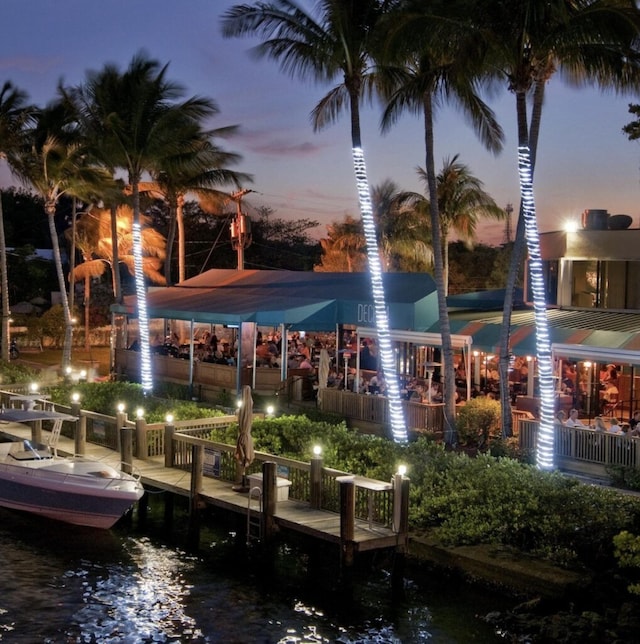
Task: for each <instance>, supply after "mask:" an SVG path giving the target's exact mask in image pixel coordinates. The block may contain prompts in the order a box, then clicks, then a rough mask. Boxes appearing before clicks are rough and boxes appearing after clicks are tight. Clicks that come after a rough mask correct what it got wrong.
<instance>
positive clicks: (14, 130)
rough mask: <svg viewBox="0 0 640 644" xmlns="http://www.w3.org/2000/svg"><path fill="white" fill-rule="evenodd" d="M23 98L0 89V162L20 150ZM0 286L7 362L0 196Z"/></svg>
mask: <svg viewBox="0 0 640 644" xmlns="http://www.w3.org/2000/svg"><path fill="white" fill-rule="evenodd" d="M26 100H27V95H26V94H25V93H24V92H21V91H20V90H19V89H16V88H15V87H14V86H13V85H12V84H11V83H9V82H7V83H5V84H4V85H3V86H2V89H1V90H0V159H6V160H7V161H8V162H9V167H12V166H13V161H14V154H15V153H17V152H19V151H20V149H21V148H22V145H23V142H22V137H23V134H24V129H25V127H26V126H27V124H28V122H29V120H30V118H31V114H32V111H33V108H30V107H27V105H26ZM0 287H1V288H2V338H1V342H0V346H1V352H0V358H1V359H2V360H8V359H9V341H10V338H9V321H10V316H11V311H10V310H9V306H10V303H9V282H8V276H7V245H6V241H5V236H4V214H3V211H2V195H1V194H0Z"/></svg>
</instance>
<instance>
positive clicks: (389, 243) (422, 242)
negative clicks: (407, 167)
mask: <svg viewBox="0 0 640 644" xmlns="http://www.w3.org/2000/svg"><path fill="white" fill-rule="evenodd" d="M404 194H405V193H404V192H403V191H401V190H400V189H399V187H398V185H397V184H396V183H395V182H393V181H391V180H389V179H387V180H386V181H383V182H382V183H381V184H378V185H377V186H373V188H372V189H371V203H372V206H373V216H374V219H375V221H376V226H377V234H378V247H379V248H380V256H381V260H382V262H383V264H384V268H385V270H387V271H396V270H401V267H403V266H411V267H412V269H411V270H413V271H419V270H421V269H422V270H425V269H426V268H428V267H430V266H431V265H432V263H433V252H432V249H431V229H430V227H429V226H425V225H424V224H425V219H424V217H423V213H422V212H421V211H420V209H419V208H415V207H414V205H413V204H411V205H409V204H407V203H406V202H405V201H404V200H403V196H404Z"/></svg>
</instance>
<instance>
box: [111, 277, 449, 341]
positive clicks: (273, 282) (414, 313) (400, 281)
mask: <svg viewBox="0 0 640 644" xmlns="http://www.w3.org/2000/svg"><path fill="white" fill-rule="evenodd" d="M383 282H384V286H385V294H386V298H387V303H388V310H389V324H390V326H391V328H396V329H413V330H422V331H424V330H426V329H427V328H428V327H429V326H431V325H432V324H433V323H434V321H435V320H436V319H437V301H436V293H435V283H434V281H433V278H432V277H431V275H428V274H426V273H385V274H384V275H383ZM135 302H136V300H135V296H130V297H127V298H125V309H124V312H126V313H128V314H129V315H135V314H136V311H135ZM147 306H148V313H149V317H150V318H166V319H175V320H194V321H195V322H205V323H211V324H239V323H241V322H256V323H257V324H259V325H262V326H277V325H279V324H286V325H287V326H289V327H290V328H293V329H309V330H314V331H323V330H333V329H335V327H336V324H349V325H354V326H357V325H362V324H365V325H374V324H375V314H374V308H373V298H372V295H371V284H370V280H369V274H368V273H313V272H295V271H259V270H244V271H238V270H231V269H213V270H210V271H207V272H206V273H203V274H202V275H198V276H196V277H193V278H191V279H188V280H185V281H184V282H181V283H180V284H178V285H177V286H170V287H165V288H155V289H150V291H149V293H148V296H147ZM114 309H115V310H118V309H117V308H115V307H114ZM120 310H121V309H120Z"/></svg>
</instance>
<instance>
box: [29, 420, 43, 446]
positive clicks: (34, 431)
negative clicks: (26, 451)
mask: <svg viewBox="0 0 640 644" xmlns="http://www.w3.org/2000/svg"><path fill="white" fill-rule="evenodd" d="M31 442H32V443H33V444H34V446H36V445H40V444H41V443H42V421H41V420H34V421H32V422H31Z"/></svg>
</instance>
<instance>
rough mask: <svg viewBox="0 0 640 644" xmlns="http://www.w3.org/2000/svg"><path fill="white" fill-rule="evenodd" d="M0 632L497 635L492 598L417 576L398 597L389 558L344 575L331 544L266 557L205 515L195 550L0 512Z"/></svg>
mask: <svg viewBox="0 0 640 644" xmlns="http://www.w3.org/2000/svg"><path fill="white" fill-rule="evenodd" d="M0 526H1V527H0V549H1V550H2V553H3V557H2V561H3V582H2V585H3V591H4V592H3V593H1V594H0V641H2V642H10V643H14V642H18V643H19V642H28V643H29V644H32V643H34V642H46V643H57V642H64V643H70V642H79V643H80V642H82V643H84V642H87V643H93V642H96V643H97V642H114V643H123V644H129V643H135V644H137V643H147V642H198V643H200V642H202V643H205V642H206V643H209V642H211V643H218V642H223V643H225V644H227V643H228V644H235V643H236V642H237V643H240V642H242V643H246V642H252V643H253V642H256V643H264V644H267V643H268V644H271V643H273V644H280V643H282V644H289V643H296V644H299V643H318V642H337V643H340V644H374V643H375V644H398V643H400V644H402V643H407V644H412V643H419V642H438V643H444V644H448V643H465V644H466V643H467V642H469V641H471V640H473V641H474V642H496V641H499V639H498V638H497V636H496V635H495V634H494V633H492V632H491V630H490V628H489V627H488V626H487V625H486V624H484V623H483V622H481V621H480V620H478V619H476V618H475V617H474V614H475V613H480V614H484V613H486V612H488V611H489V610H491V609H493V608H499V606H496V604H495V600H494V599H493V598H491V597H489V596H487V595H486V594H481V593H476V594H473V593H471V594H470V593H469V591H468V589H466V588H464V587H461V586H460V585H459V584H457V582H451V586H448V585H447V582H446V580H440V581H438V582H437V583H436V582H434V580H430V579H429V578H428V577H425V578H422V579H420V578H418V577H417V576H412V578H411V580H407V581H406V583H405V585H404V589H403V592H402V594H401V595H400V596H398V594H397V593H394V592H393V591H392V589H391V584H390V580H389V578H388V572H387V571H386V570H385V568H384V566H371V567H367V569H366V570H363V571H356V572H355V573H354V575H353V578H351V579H346V578H345V577H340V575H339V571H338V569H337V562H335V563H336V566H334V561H333V559H334V558H335V553H334V552H332V551H328V552H319V551H318V550H317V549H314V550H312V551H307V550H306V549H305V547H304V545H305V544H294V545H287V546H281V547H279V549H278V551H277V552H276V553H275V558H274V560H273V562H271V563H265V562H264V561H263V560H262V559H261V558H258V557H257V556H256V553H255V552H253V551H251V550H249V551H248V552H247V551H245V550H244V549H239V548H238V547H237V546H236V543H235V540H234V538H233V536H234V535H233V533H232V532H231V531H230V530H229V528H228V526H225V525H224V524H221V523H219V522H218V524H215V523H214V524H213V525H210V526H209V528H208V530H207V531H205V532H204V533H203V539H202V543H203V544H204V545H203V547H202V549H201V552H200V553H199V554H198V556H194V555H192V554H189V553H187V552H185V551H184V550H182V549H181V548H180V547H178V546H177V545H175V544H172V543H171V542H170V541H169V539H166V538H165V539H162V538H160V537H159V536H158V535H154V533H153V530H149V531H145V534H144V535H140V534H136V532H135V530H133V529H118V530H112V531H110V532H104V531H93V530H83V529H77V528H69V527H68V526H62V525H59V524H55V523H54V522H45V521H41V520H39V519H34V518H31V517H23V516H21V515H18V514H15V513H9V512H3V511H0Z"/></svg>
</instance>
